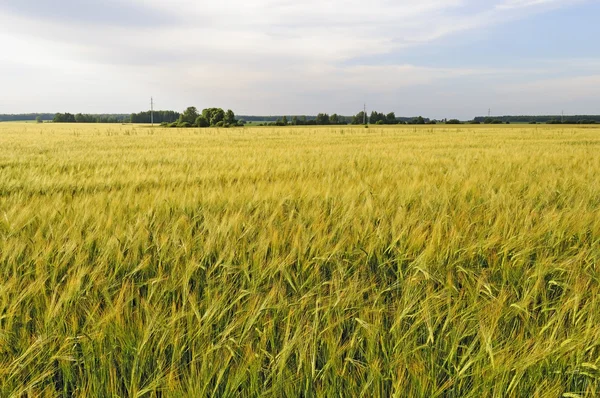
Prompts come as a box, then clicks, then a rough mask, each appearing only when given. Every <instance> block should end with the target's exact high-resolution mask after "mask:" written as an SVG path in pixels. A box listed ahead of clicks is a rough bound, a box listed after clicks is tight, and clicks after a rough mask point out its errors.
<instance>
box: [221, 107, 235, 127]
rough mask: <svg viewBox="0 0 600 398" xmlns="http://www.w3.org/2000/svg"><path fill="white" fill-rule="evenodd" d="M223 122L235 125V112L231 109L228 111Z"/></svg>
mask: <svg viewBox="0 0 600 398" xmlns="http://www.w3.org/2000/svg"><path fill="white" fill-rule="evenodd" d="M223 121H224V122H225V123H227V124H235V114H234V113H233V111H232V110H231V109H227V112H225V117H224V118H223Z"/></svg>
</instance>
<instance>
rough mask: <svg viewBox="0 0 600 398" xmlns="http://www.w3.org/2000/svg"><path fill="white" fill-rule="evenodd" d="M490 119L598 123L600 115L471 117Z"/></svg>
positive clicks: (478, 120) (513, 121)
mask: <svg viewBox="0 0 600 398" xmlns="http://www.w3.org/2000/svg"><path fill="white" fill-rule="evenodd" d="M490 119H492V120H497V121H500V122H502V123H549V124H561V123H564V124H578V123H579V124H593V123H600V115H570V116H566V115H565V116H560V115H558V116H556V115H555V116H552V115H546V116H494V117H491V118H490V117H487V116H478V117H476V118H475V119H473V120H474V121H475V122H479V123H485V122H489V121H490Z"/></svg>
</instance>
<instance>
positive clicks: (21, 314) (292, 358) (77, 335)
mask: <svg viewBox="0 0 600 398" xmlns="http://www.w3.org/2000/svg"><path fill="white" fill-rule="evenodd" d="M598 153H600V128H592V127H589V128H585V127H575V126H568V127H565V126H556V127H553V126H498V127H490V126H456V127H450V126H424V127H414V126H402V127H382V128H378V127H371V128H369V129H364V128H362V127H349V126H348V127H347V126H343V127H332V128H315V127H313V128H281V127H280V128H243V129H221V130H218V129H207V130H199V129H188V130H178V129H160V128H154V129H150V128H145V127H134V126H121V125H55V124H43V125H35V124H11V123H1V124H0V396H2V397H5V396H15V397H20V396H31V397H34V396H36V397H37V396H49V397H51V396H98V397H113V396H131V397H134V396H139V397H141V396H144V397H145V396H148V397H156V396H194V397H201V396H226V397H237V396H259V395H260V396H272V397H284V396H289V397H299V396H303V397H311V396H315V397H317V396H339V397H351V396H352V397H355V396H366V397H371V396H381V397H387V396H395V397H409V396H410V397H485V396H490V397H491V396H494V397H505V396H516V397H536V396H537V397H560V396H567V397H569V396H570V397H576V396H582V397H587V396H596V395H597V394H599V393H600V368H599V367H600V270H599V269H598V265H599V260H600V246H599V244H600V212H599V209H600V181H599V179H598V176H599V175H600V156H599V155H598ZM563 394H566V395H563Z"/></svg>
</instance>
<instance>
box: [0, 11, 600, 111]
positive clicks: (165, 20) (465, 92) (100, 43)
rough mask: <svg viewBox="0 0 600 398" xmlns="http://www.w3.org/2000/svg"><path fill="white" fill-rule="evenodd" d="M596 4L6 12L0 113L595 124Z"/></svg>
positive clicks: (598, 87)
mask: <svg viewBox="0 0 600 398" xmlns="http://www.w3.org/2000/svg"><path fill="white" fill-rule="evenodd" d="M599 18H600V1H598V0H587V1H586V0H419V1H414V0H369V1H357V0H346V1H341V0H245V1H244V0H220V1H210V2H208V1H203V0H171V1H164V0H128V1H116V0H103V1H99V0H98V1H97V0H53V1H50V0H2V1H0V47H1V49H2V51H0V113H23V112H59V111H60V112H72V113H77V112H83V113H128V112H137V111H140V110H146V109H148V108H149V102H150V96H154V98H155V101H156V104H157V107H158V108H160V109H173V110H182V109H184V108H185V107H186V106H188V105H195V106H197V107H198V108H203V107H208V106H218V107H223V108H232V109H233V110H235V111H236V113H237V114H260V115H265V114H284V113H285V114H316V113H317V112H328V113H341V114H345V115H348V114H354V113H356V112H358V111H359V110H361V109H362V105H363V103H364V102H366V103H367V106H368V108H369V109H376V110H378V111H381V112H390V111H395V112H396V114H397V115H399V116H400V115H402V116H414V115H423V116H428V117H435V118H444V117H448V118H451V117H459V118H463V119H467V118H471V117H473V116H476V115H484V114H487V111H488V108H491V109H492V113H493V114H495V115H501V114H559V113H560V112H561V111H564V112H565V114H585V113H587V114H598V113H600V44H599V43H600V40H599V38H600V23H598V20H599Z"/></svg>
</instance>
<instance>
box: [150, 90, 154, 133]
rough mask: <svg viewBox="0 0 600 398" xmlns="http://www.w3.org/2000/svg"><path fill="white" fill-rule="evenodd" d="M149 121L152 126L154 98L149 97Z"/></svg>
mask: <svg viewBox="0 0 600 398" xmlns="http://www.w3.org/2000/svg"><path fill="white" fill-rule="evenodd" d="M150 123H151V124H152V127H154V98H152V97H150Z"/></svg>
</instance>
